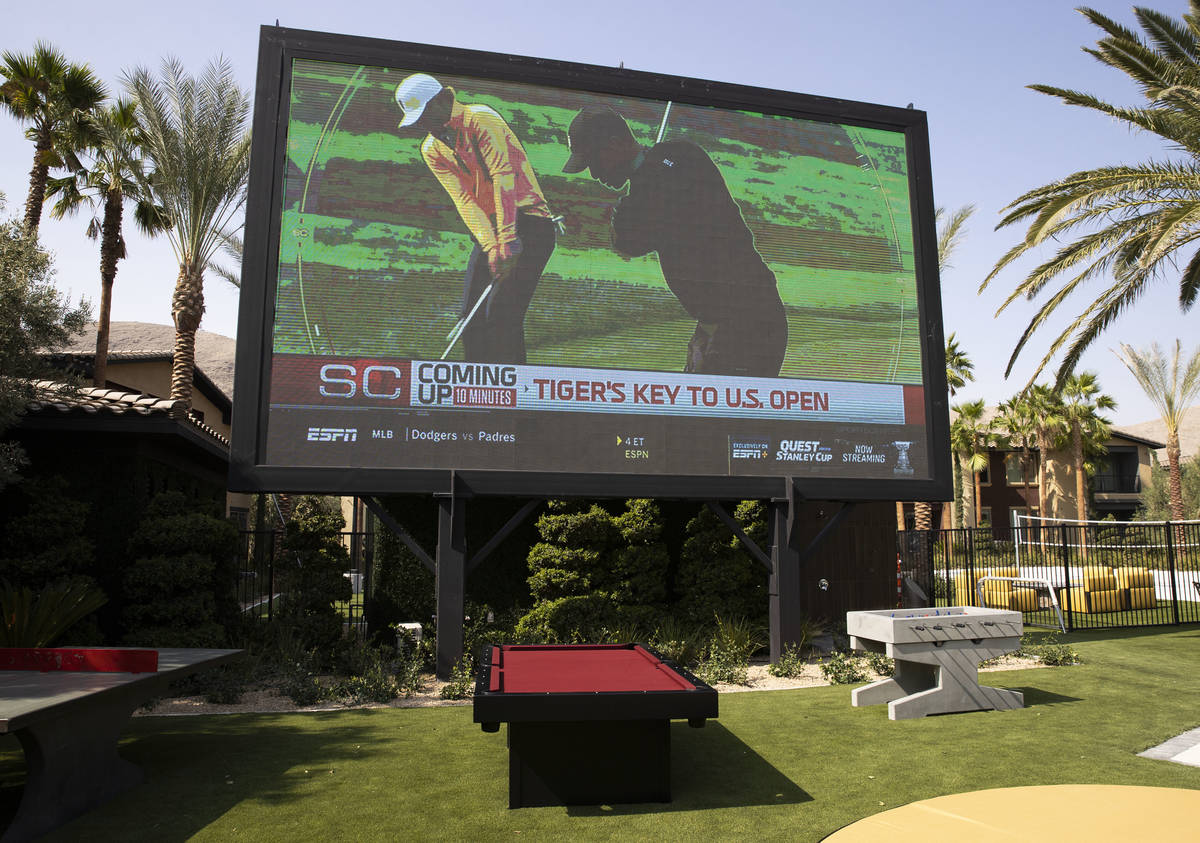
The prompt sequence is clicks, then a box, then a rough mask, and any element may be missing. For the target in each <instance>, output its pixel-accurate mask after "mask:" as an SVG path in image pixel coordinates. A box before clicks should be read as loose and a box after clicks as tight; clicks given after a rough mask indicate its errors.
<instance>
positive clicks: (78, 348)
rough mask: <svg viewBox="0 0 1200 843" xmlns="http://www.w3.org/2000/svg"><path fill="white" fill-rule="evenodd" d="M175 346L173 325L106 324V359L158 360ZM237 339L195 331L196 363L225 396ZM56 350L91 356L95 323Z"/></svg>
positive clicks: (229, 387)
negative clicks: (107, 325)
mask: <svg viewBox="0 0 1200 843" xmlns="http://www.w3.org/2000/svg"><path fill="white" fill-rule="evenodd" d="M174 348H175V327H174V326H173V325H158V324H154V323H151V322H113V323H112V324H111V325H110V326H109V336H108V357H109V359H110V360H158V359H162V358H163V357H164V356H165V357H166V359H170V358H171V354H172V353H173V351H174ZM236 350H237V342H236V341H235V340H234V339H233V338H232V337H226V336H222V335H221V334H214V333H213V332H212V331H197V332H196V366H197V367H199V368H200V370H201V371H203V372H204V374H205V375H207V376H208V377H209V378H210V379H211V380H212V382H213V383H214V384H215V385H216V386H217V388H218V389H220V390H221V391H222V392H224V393H225V395H227V396H229V397H230V398H232V397H233V364H234V356H235V353H236ZM58 351H59V352H60V353H66V354H77V355H91V356H94V355H95V353H96V325H95V323H93V324H91V325H88V326H87V327H86V328H85V329H84V330H83V331H81V332H80V333H78V334H76V335H75V336H74V337H72V338H71V340H70V341H69V342H68V343H67V344H66V345H65V346H63V347H62V348H60V349H58Z"/></svg>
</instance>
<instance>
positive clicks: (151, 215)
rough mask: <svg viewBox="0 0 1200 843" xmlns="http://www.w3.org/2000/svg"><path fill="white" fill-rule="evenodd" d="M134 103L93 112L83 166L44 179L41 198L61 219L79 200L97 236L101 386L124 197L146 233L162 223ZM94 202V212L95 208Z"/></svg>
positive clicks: (97, 370)
mask: <svg viewBox="0 0 1200 843" xmlns="http://www.w3.org/2000/svg"><path fill="white" fill-rule="evenodd" d="M134 111H135V108H134V104H133V102H131V101H130V100H118V101H117V102H116V104H115V105H111V106H109V107H108V108H107V109H106V110H104V111H102V112H100V113H99V114H97V115H96V129H97V138H96V141H95V145H94V146H93V147H92V148H91V150H90V156H89V157H90V158H91V162H90V164H89V165H86V166H85V165H80V167H79V169H77V170H76V171H75V172H74V173H72V174H71V175H69V176H66V177H64V178H60V179H50V180H49V182H48V183H47V187H46V198H47V200H49V199H51V198H54V199H55V200H56V201H55V203H54V205H53V207H51V209H50V216H52V217H54V218H55V219H61V218H62V217H64V216H67V215H71V214H74V213H75V212H76V211H78V210H79V209H80V208H81V207H83V206H84V205H87V206H88V207H89V208H90V209H91V210H92V211H93V214H92V218H91V220H89V221H88V227H87V235H88V237H90V238H92V239H93V240H95V239H97V238H99V240H100V311H99V313H98V314H97V319H96V361H95V364H94V366H93V369H92V383H93V384H94V385H95V386H98V387H103V386H104V385H105V383H106V382H107V366H108V334H109V322H110V319H111V316H112V288H113V282H114V281H115V280H116V277H117V262H118V261H119V260H121V259H122V258H124V257H125V237H124V236H123V234H122V231H121V228H122V220H121V218H122V216H123V213H124V210H125V200H126V199H131V200H133V201H134V202H136V206H135V211H134V219H135V220H136V221H137V224H138V227H139V228H141V230H142V231H144V232H146V233H147V234H150V235H153V234H155V233H157V232H159V231H161V230H162V229H163V228H164V227H165V226H166V223H167V220H166V219H165V218H164V217H163V211H162V209H161V208H158V207H156V206H155V204H154V202H153V199H152V197H150V196H149V195H147V194H146V192H145V190H144V189H143V188H142V184H143V179H142V176H143V175H144V172H145V171H144V167H143V161H142V157H141V152H140V149H139V140H140V139H139V137H138V134H137V122H136V118H135V114H134ZM97 206H99V211H100V212H99V214H98V215H97V214H96V213H95V211H96V210H97Z"/></svg>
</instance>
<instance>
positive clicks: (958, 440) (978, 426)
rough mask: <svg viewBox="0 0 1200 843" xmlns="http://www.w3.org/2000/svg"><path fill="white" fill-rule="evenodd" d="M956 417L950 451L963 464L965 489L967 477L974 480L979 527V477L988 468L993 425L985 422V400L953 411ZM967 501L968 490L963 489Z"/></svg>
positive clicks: (974, 515) (973, 500) (973, 505)
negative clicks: (989, 442)
mask: <svg viewBox="0 0 1200 843" xmlns="http://www.w3.org/2000/svg"><path fill="white" fill-rule="evenodd" d="M950 409H952V410H953V411H954V412H955V414H956V416H955V419H954V423H953V424H951V425H950V447H951V449H952V450H953V451H954V454H955V455H956V456H957V457H958V459H959V460H960V461H961V463H962V470H963V486H964V487H965V486H966V475H967V473H970V475H971V478H972V491H973V494H972V496H971V511H972V521H974V526H976V527H978V526H979V520H980V519H979V516H980V512H979V498H980V482H979V473H980V472H981V471H983V470H984V469H985V468H987V467H988V458H987V453H988V452H987V446H988V440H989V438H990V436H991V432H992V431H991V424H990V423H989V422H988V421H987V420H986V419H985V415H986V405H985V404H984V401H983V399H982V398H981V399H979V400H978V401H967V402H965V403H962V404H956V405H955V406H953V407H951V408H950ZM963 494H964V497H965V496H966V490H965V489H964V493H963Z"/></svg>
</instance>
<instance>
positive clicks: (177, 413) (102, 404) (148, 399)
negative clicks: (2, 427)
mask: <svg viewBox="0 0 1200 843" xmlns="http://www.w3.org/2000/svg"><path fill="white" fill-rule="evenodd" d="M33 389H34V398H33V400H31V401H29V402H28V403H27V404H26V410H27V411H28V412H30V413H48V412H50V411H54V410H57V411H58V412H60V413H64V414H71V413H74V414H93V415H101V414H105V415H113V416H121V415H124V414H126V413H133V414H135V415H141V416H155V415H160V416H166V417H168V418H171V419H175V420H176V421H180V422H184V423H186V424H188V425H189V426H191V427H193V428H195V429H196V430H197V431H200V432H201V433H203V434H205V435H206V436H207V437H209V438H210V439H212V440H214V441H215V442H218V443H220V444H221V445H223V446H224V447H225V448H228V447H229V440H228V439H226V438H225V437H224V436H222V435H221V434H220V433H218V432H217V431H216V430H214V429H213V428H211V427H209V426H208V425H206V424H204V422H202V421H200V420H198V419H196V418H195V417H193V416H192V415H190V414H189V413H188V410H187V404H186V403H185V402H184V401H181V400H174V401H172V400H171V399H170V398H159V397H157V396H154V395H142V394H139V393H136V392H125V391H124V390H120V389H98V388H96V387H90V386H84V387H79V388H77V389H71V387H70V386H69V385H67V384H64V383H62V382H60V381H49V380H41V381H35V382H34V383H33Z"/></svg>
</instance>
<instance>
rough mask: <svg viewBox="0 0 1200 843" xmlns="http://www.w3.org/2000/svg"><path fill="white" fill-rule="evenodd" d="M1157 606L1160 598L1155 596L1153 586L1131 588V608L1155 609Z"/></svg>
mask: <svg viewBox="0 0 1200 843" xmlns="http://www.w3.org/2000/svg"><path fill="white" fill-rule="evenodd" d="M1156 606H1158V599H1157V598H1156V597H1155V596H1154V589H1153V588H1131V589H1129V608H1130V609H1153V608H1155V607H1156Z"/></svg>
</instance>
